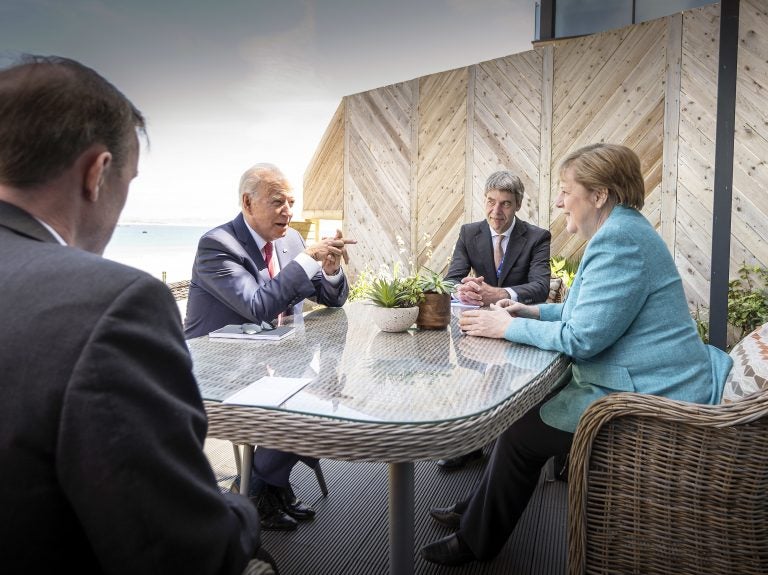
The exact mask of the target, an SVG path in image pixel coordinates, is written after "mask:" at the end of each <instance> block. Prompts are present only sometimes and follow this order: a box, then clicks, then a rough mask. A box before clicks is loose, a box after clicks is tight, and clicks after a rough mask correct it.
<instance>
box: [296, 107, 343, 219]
mask: <svg viewBox="0 0 768 575" xmlns="http://www.w3.org/2000/svg"><path fill="white" fill-rule="evenodd" d="M344 108H345V104H344V101H342V102H341V104H339V107H338V108H337V109H336V113H335V114H334V115H333V118H332V119H331V122H330V124H328V127H327V128H326V130H325V133H324V134H323V137H322V139H321V140H320V145H319V146H318V147H317V150H316V151H315V154H314V156H313V157H312V160H311V161H310V162H309V167H307V170H306V172H305V173H304V195H303V206H304V209H303V212H304V217H305V218H314V217H318V218H320V217H326V218H329V217H330V216H332V215H335V216H336V219H341V218H342V211H343V207H344Z"/></svg>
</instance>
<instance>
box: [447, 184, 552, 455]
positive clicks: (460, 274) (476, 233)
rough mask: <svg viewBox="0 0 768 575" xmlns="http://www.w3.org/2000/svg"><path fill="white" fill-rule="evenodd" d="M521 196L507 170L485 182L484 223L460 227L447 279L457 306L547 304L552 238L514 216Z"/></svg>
mask: <svg viewBox="0 0 768 575" xmlns="http://www.w3.org/2000/svg"><path fill="white" fill-rule="evenodd" d="M524 191H525V188H524V187H523V182H521V181H520V178H518V177H517V176H515V175H514V174H513V173H512V172H508V171H499V172H494V173H493V174H491V175H490V176H489V177H488V180H487V181H486V182H485V214H486V219H484V220H483V221H481V222H473V223H471V224H464V225H463V226H461V231H460V232H459V239H458V241H457V242H456V248H455V249H454V251H453V258H451V265H450V267H449V268H448V273H447V275H446V277H447V279H450V280H453V281H455V282H460V283H458V285H457V290H456V295H457V297H458V298H459V300H460V301H461V302H463V303H467V304H474V305H480V306H488V305H490V304H492V303H496V302H497V301H499V300H500V299H506V298H509V299H512V300H513V301H519V302H520V303H525V304H534V303H542V302H544V301H546V299H547V295H548V294H549V277H550V268H549V242H550V240H551V237H552V236H551V234H550V233H549V230H545V229H542V228H539V227H537V226H534V225H532V224H529V223H527V222H524V221H523V220H521V219H519V218H517V217H516V216H515V214H516V213H517V211H518V210H519V209H520V206H521V205H522V202H523V192H524ZM470 270H472V271H473V272H474V275H473V276H469V273H470ZM480 457H482V450H479V449H478V450H475V451H472V452H470V453H467V454H464V455H460V456H459V457H453V458H450V459H441V460H440V461H438V465H440V466H441V467H443V468H444V469H457V468H460V467H463V466H464V465H465V464H466V463H467V462H468V461H471V460H473V459H479V458H480Z"/></svg>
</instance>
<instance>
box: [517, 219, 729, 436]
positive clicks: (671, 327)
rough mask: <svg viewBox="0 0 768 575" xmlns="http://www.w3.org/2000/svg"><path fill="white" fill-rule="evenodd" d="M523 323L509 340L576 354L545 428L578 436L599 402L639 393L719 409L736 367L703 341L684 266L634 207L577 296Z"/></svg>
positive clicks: (589, 253)
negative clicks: (690, 307) (689, 298)
mask: <svg viewBox="0 0 768 575" xmlns="http://www.w3.org/2000/svg"><path fill="white" fill-rule="evenodd" d="M539 311H540V320H534V319H522V318H515V319H514V320H513V321H512V322H511V323H510V325H509V327H508V328H507V330H506V332H505V334H504V337H505V338H506V339H508V340H510V341H514V342H518V343H526V344H529V345H534V346H537V347H540V348H543V349H549V350H555V351H560V352H563V353H565V354H566V355H569V356H570V357H571V359H572V362H573V376H572V379H571V381H570V382H569V383H568V384H567V385H566V386H565V387H564V388H563V389H562V390H561V391H560V392H559V393H557V394H556V395H555V396H554V397H553V398H552V399H550V400H549V401H548V402H547V403H545V404H544V405H543V406H542V407H541V411H540V415H541V418H542V420H543V421H544V422H545V423H547V424H548V425H551V426H552V427H556V428H558V429H562V430H563V431H570V432H574V431H575V430H576V425H577V424H578V422H579V418H580V417H581V414H582V413H583V412H584V410H586V409H587V407H588V406H589V404H591V403H592V402H593V401H595V400H596V399H599V398H600V397H603V396H604V395H607V394H609V393H615V392H619V391H634V392H638V393H648V394H652V395H660V396H664V397H668V398H670V399H678V400H682V401H689V402H694V403H704V404H715V403H719V402H720V398H721V396H722V390H723V385H724V383H725V378H726V376H727V375H728V372H729V371H730V369H731V366H732V365H733V361H732V360H731V358H730V357H729V356H728V355H727V354H726V353H724V352H723V351H721V350H719V349H717V348H714V347H712V346H709V345H705V344H704V343H702V341H701V339H700V338H699V335H698V333H697V331H696V324H695V322H694V321H693V319H692V318H691V315H690V313H689V311H688V304H687V302H686V299H685V293H684V292H683V285H682V280H681V279H680V274H678V272H677V268H676V267H675V262H674V261H673V260H672V256H671V255H670V253H669V250H668V249H667V246H666V245H665V244H664V242H663V241H662V239H661V237H660V236H659V234H658V233H657V232H656V230H654V229H653V227H652V226H651V224H650V223H649V222H648V220H646V219H645V217H644V216H643V215H642V214H641V213H640V212H638V211H637V210H635V209H632V208H627V207H625V206H616V207H615V208H614V209H613V211H612V212H611V214H610V215H609V216H608V219H607V220H606V221H605V223H604V224H603V225H602V226H601V227H600V229H599V230H598V231H597V233H596V234H595V235H594V236H593V237H592V239H591V240H590V241H589V243H588V244H587V248H586V250H585V252H584V257H583V258H582V260H581V264H580V265H579V269H578V271H577V272H576V277H575V278H574V280H573V284H572V286H571V289H570V292H569V294H568V298H567V300H566V301H565V303H562V304H542V305H540V306H539Z"/></svg>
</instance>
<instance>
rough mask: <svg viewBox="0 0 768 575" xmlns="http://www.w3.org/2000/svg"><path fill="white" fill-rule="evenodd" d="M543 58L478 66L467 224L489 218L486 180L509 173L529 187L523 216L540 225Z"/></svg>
mask: <svg viewBox="0 0 768 575" xmlns="http://www.w3.org/2000/svg"><path fill="white" fill-rule="evenodd" d="M541 74H542V57H541V54H540V52H539V51H536V50H531V51H529V52H524V53H522V54H515V55H513V56H508V57H506V58H498V59H496V60H491V61H489V62H483V63H481V64H478V65H477V66H475V83H474V92H473V94H472V96H473V97H474V105H473V108H474V131H473V134H472V148H473V149H472V210H471V213H470V214H466V215H467V216H468V217H467V218H466V220H467V221H477V220H481V219H483V218H484V217H485V211H484V209H483V198H484V192H485V181H486V180H487V179H488V176H489V175H491V174H492V173H493V172H495V171H497V170H510V171H511V172H513V173H514V174H516V175H517V176H518V177H519V178H520V180H521V181H522V182H523V185H524V186H525V196H524V200H523V205H522V207H521V208H520V212H519V214H520V217H521V218H522V219H524V220H527V221H529V222H531V223H533V224H537V223H538V222H539V193H538V187H539V155H540V144H541V133H540V132H541V130H540V125H541V87H542V79H541Z"/></svg>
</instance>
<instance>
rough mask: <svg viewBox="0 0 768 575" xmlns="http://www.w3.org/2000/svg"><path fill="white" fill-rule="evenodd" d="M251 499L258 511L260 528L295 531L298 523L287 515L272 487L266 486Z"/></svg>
mask: <svg viewBox="0 0 768 575" xmlns="http://www.w3.org/2000/svg"><path fill="white" fill-rule="evenodd" d="M251 501H253V502H254V504H255V505H256V509H258V511H259V520H260V522H261V528H262V529H266V530H267V531H295V530H296V528H297V527H298V526H299V524H298V523H297V522H296V520H295V519H294V518H293V517H291V516H290V515H288V514H287V513H286V512H285V511H284V510H283V507H282V503H281V501H280V500H279V499H278V497H277V495H276V494H275V492H274V491H273V490H272V489H269V487H266V488H264V489H262V490H261V493H259V494H258V495H256V496H255V497H251Z"/></svg>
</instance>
